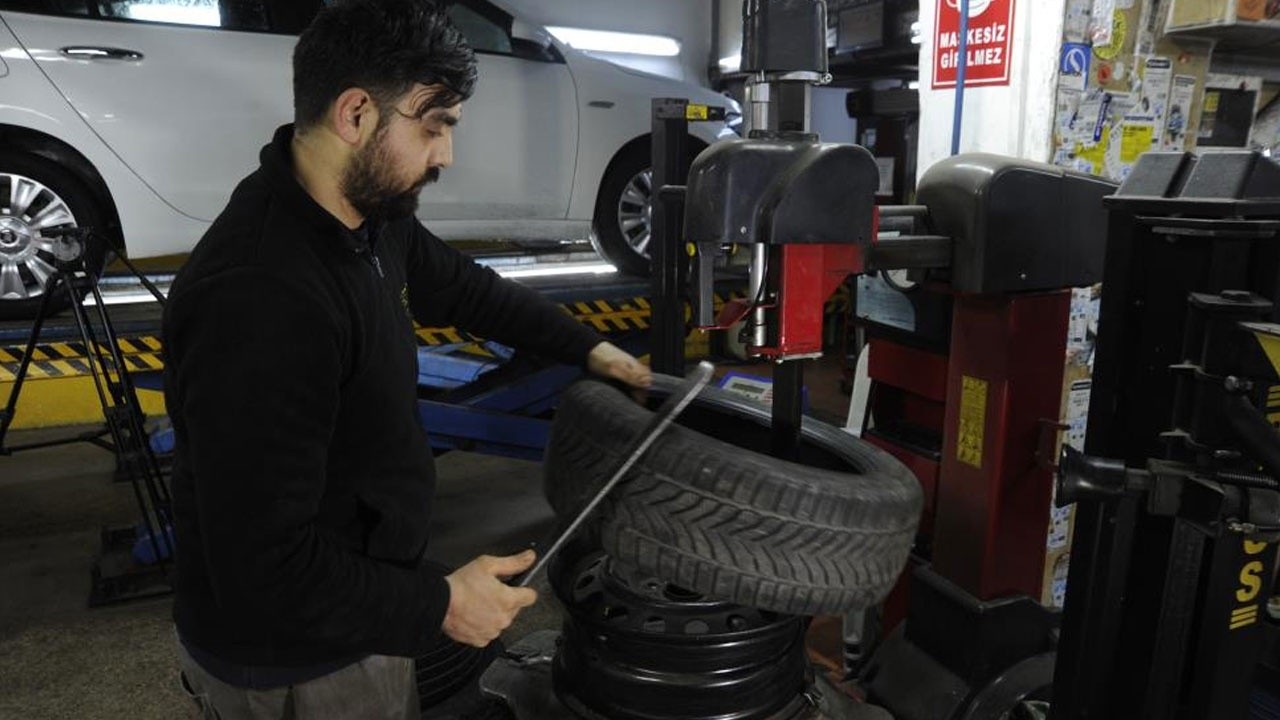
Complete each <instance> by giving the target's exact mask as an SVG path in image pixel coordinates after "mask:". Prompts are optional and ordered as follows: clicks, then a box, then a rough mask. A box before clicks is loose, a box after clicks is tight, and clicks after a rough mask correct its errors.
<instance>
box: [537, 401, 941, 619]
mask: <svg viewBox="0 0 1280 720" xmlns="http://www.w3.org/2000/svg"><path fill="white" fill-rule="evenodd" d="M676 383H677V381H676V380H675V379H674V378H670V377H666V376H656V377H655V390H654V392H653V398H654V399H655V401H656V400H658V399H661V397H663V396H665V395H667V394H669V393H670V392H671V390H672V389H673V388H674V387H675V385H676ZM651 416H652V413H651V412H650V411H648V410H646V409H644V408H642V407H640V406H639V405H637V404H636V403H635V402H634V401H632V400H631V399H630V398H629V397H628V396H627V395H626V394H625V393H623V392H622V391H620V390H618V389H616V388H614V387H612V386H610V385H608V384H606V383H603V382H600V381H596V380H584V381H581V382H579V383H576V384H575V385H573V386H571V387H570V388H569V389H567V390H566V391H565V393H564V394H563V395H562V397H561V403H560V406H559V408H558V409H557V411H556V417H555V422H554V424H553V428H552V431H551V440H550V443H549V445H548V447H547V458H546V465H545V492H546V494H547V498H548V500H549V501H550V503H551V506H552V507H553V508H555V510H556V512H557V513H558V514H559V515H560V516H561V518H565V519H567V518H570V517H572V516H574V515H575V514H576V513H577V512H578V510H579V509H580V508H582V507H583V506H584V505H585V504H586V503H587V502H588V500H589V498H590V497H592V496H593V495H594V494H595V492H596V490H597V489H598V488H599V487H601V486H602V485H603V483H604V482H605V481H606V480H607V479H608V475H609V474H611V473H612V472H613V471H614V470H615V469H616V468H617V467H618V466H619V465H620V464H621V462H622V453H623V452H625V448H626V447H627V445H628V444H629V442H630V441H631V439H632V438H634V437H635V436H636V435H637V434H638V433H639V432H640V430H641V428H642V427H643V426H644V425H645V423H646V422H647V421H648V419H649V418H650V417H651ZM677 422H678V423H679V424H678V425H675V426H673V427H671V428H670V429H668V430H667V432H665V433H664V434H663V435H662V436H661V437H660V438H658V439H657V441H656V442H655V443H654V445H653V446H652V447H651V448H650V450H649V451H648V452H647V453H646V455H645V457H644V458H642V459H641V461H640V462H639V463H637V465H636V467H635V468H634V469H633V470H632V471H631V473H630V474H629V476H628V478H627V479H626V480H624V481H623V482H622V484H621V485H619V486H618V487H617V488H615V489H614V491H613V492H612V493H611V494H610V496H609V497H608V498H606V500H605V501H604V502H603V503H602V504H601V506H600V508H599V510H597V513H596V515H595V516H594V517H593V519H592V521H591V523H590V525H589V527H588V530H587V533H586V535H587V537H588V538H598V539H599V542H600V544H601V545H602V546H603V547H604V549H605V551H606V552H608V553H609V554H610V555H612V556H614V557H616V558H617V559H619V560H621V561H623V562H627V563H630V564H633V565H635V566H637V567H638V568H639V569H640V570H642V571H644V572H647V573H651V574H653V575H655V576H658V577H661V578H663V579H665V580H667V581H669V582H672V583H675V584H677V585H680V586H683V587H686V588H689V589H691V590H695V591H697V592H700V593H702V594H704V595H707V596H709V597H713V598H719V599H723V600H728V601H731V602H735V603H738V604H741V605H747V606H751V607H757V608H761V609H765V610H772V611H774V612H780V613H789V614H796V615H826V614H842V613H845V612H849V611H851V610H855V609H859V608H866V607H869V606H871V605H874V604H875V603H877V602H879V601H880V600H882V599H883V598H884V596H885V595H887V594H888V592H889V590H890V589H891V588H892V587H893V584H894V582H895V581H896V580H897V578H898V576H899V574H900V573H901V572H902V569H903V567H904V566H905V565H906V562H907V556H908V553H909V552H910V550H911V545H912V541H913V539H914V537H915V533H916V527H917V525H918V524H919V519H920V510H921V506H922V504H923V498H922V493H921V490H920V485H919V483H918V481H917V480H916V478H915V476H914V475H913V474H912V473H911V471H910V470H908V469H907V468H906V467H905V466H904V465H902V464H901V463H900V462H898V461H897V460H896V459H894V458H893V457H891V456H890V455H888V454H887V453H885V452H883V451H882V450H880V449H879V448H876V447H874V446H872V445H870V444H868V443H866V442H864V441H862V440H861V439H859V438H855V437H853V436H852V435H849V434H848V433H845V432H844V431H842V430H840V429H839V428H836V427H833V426H831V425H827V424H825V423H821V422H817V421H813V420H811V419H809V418H806V419H805V421H804V426H803V440H802V447H801V454H800V462H799V463H792V462H787V461H783V460H779V459H777V458H773V457H770V456H768V455H763V454H761V453H759V452H757V451H756V450H754V449H753V448H755V449H759V448H762V447H768V437H769V422H770V419H769V412H768V410H767V409H766V408H764V407H763V406H760V405H758V404H755V403H751V402H749V401H747V400H744V399H742V398H739V397H737V396H734V395H730V394H729V393H726V392H724V391H722V390H718V389H716V388H708V389H706V390H704V391H703V393H702V394H701V395H700V396H699V398H698V399H697V400H696V401H695V402H694V403H693V404H692V405H691V406H690V407H689V409H687V410H686V411H685V412H684V414H682V415H681V417H680V418H679V420H678V421H677Z"/></svg>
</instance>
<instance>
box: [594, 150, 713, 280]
mask: <svg viewBox="0 0 1280 720" xmlns="http://www.w3.org/2000/svg"><path fill="white" fill-rule="evenodd" d="M688 143H689V146H690V151H689V161H690V162H692V161H693V158H695V157H697V155H698V152H700V151H701V150H702V149H703V148H705V147H706V145H704V144H703V143H702V141H700V140H697V139H695V138H692V137H691V138H689V139H688ZM653 191H654V188H653V150H652V148H651V146H650V145H649V143H642V144H639V145H634V146H632V147H630V148H628V149H626V150H624V151H623V152H622V154H620V155H619V156H618V157H617V159H615V160H614V161H613V163H611V164H610V165H609V169H608V171H607V172H606V173H605V177H604V181H603V182H601V183H600V194H599V195H597V196H596V210H595V215H594V216H593V219H592V222H591V245H592V247H594V248H595V250H596V252H597V253H598V254H599V255H600V257H602V258H604V259H605V260H606V261H608V262H610V263H612V264H613V265H614V267H616V268H618V271H619V272H622V273H624V274H627V275H634V276H638V277H648V275H649V257H650V256H649V240H650V238H651V237H652V227H653V225H652V217H653V216H652V212H653Z"/></svg>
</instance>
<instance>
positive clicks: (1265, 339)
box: [1253, 332, 1280, 374]
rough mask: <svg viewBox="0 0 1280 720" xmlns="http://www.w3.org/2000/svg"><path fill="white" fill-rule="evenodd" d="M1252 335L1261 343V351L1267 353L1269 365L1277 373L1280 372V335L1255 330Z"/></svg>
mask: <svg viewBox="0 0 1280 720" xmlns="http://www.w3.org/2000/svg"><path fill="white" fill-rule="evenodd" d="M1253 336H1254V337H1256V338H1258V344H1260V345H1262V352H1264V353H1266V354H1267V359H1268V360H1270V361H1271V367H1273V368H1275V371H1276V373H1277V374H1280V337H1277V336H1275V335H1272V334H1270V333H1260V332H1255V333H1254V334H1253Z"/></svg>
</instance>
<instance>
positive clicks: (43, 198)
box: [0, 173, 76, 301]
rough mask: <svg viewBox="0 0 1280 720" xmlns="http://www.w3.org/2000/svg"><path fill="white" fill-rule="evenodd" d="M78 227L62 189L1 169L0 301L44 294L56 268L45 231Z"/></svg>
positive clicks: (52, 244)
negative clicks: (54, 189)
mask: <svg viewBox="0 0 1280 720" xmlns="http://www.w3.org/2000/svg"><path fill="white" fill-rule="evenodd" d="M66 227H76V218H75V215H74V214H72V212H71V207H70V206H68V205H67V202H66V200H63V199H62V197H61V196H60V195H58V193H56V192H54V191H53V190H52V189H50V188H49V187H48V186H47V185H45V184H44V183H42V182H40V181H38V180H35V179H32V178H29V177H27V176H25V175H19V174H17V173H0V301H3V300H28V299H30V298H34V297H39V296H41V295H43V294H44V292H45V290H46V289H47V288H48V286H49V277H50V276H51V275H52V274H53V272H54V259H55V255H54V246H55V242H56V241H55V240H54V239H53V238H47V237H45V235H44V233H45V232H46V231H49V230H53V229H55V228H66Z"/></svg>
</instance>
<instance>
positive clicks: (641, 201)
mask: <svg viewBox="0 0 1280 720" xmlns="http://www.w3.org/2000/svg"><path fill="white" fill-rule="evenodd" d="M618 230H620V231H621V232H622V239H623V240H626V241H627V245H629V246H630V247H631V249H632V250H634V251H635V252H636V254H637V255H640V256H641V257H646V258H647V257H649V239H650V238H651V237H653V171H652V170H649V169H645V170H641V171H640V172H638V173H636V174H635V176H634V177H632V178H631V180H629V181H628V182H627V184H626V186H625V187H623V189H622V197H621V198H619V199H618Z"/></svg>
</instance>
